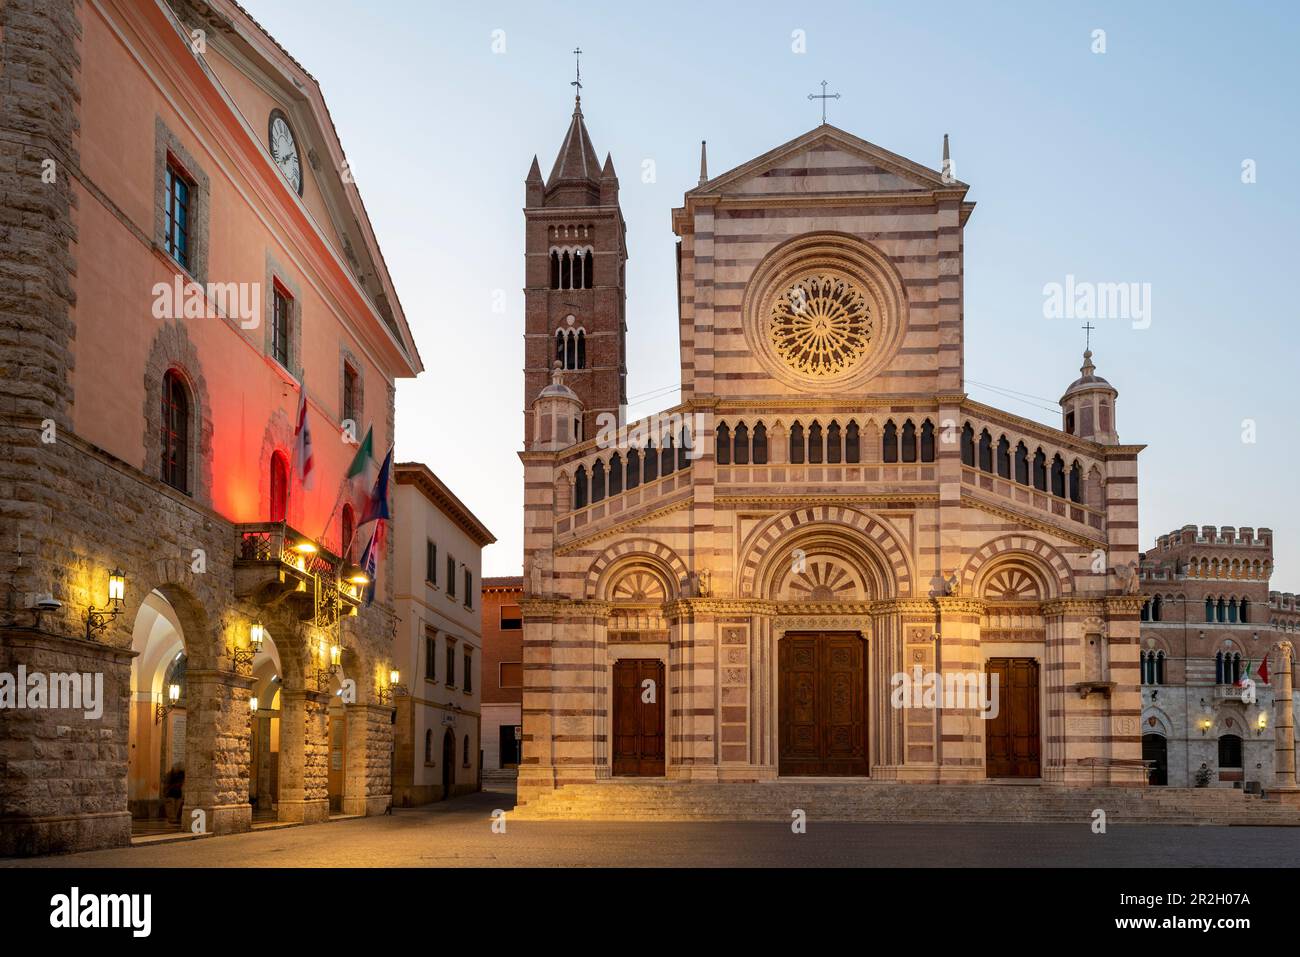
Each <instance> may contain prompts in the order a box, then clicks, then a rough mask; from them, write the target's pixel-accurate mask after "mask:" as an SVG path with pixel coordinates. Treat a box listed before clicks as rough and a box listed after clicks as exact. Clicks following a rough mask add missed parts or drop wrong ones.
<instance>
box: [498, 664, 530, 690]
mask: <svg viewBox="0 0 1300 957" xmlns="http://www.w3.org/2000/svg"><path fill="white" fill-rule="evenodd" d="M497 683H498V684H499V685H500V687H502V688H522V687H523V686H524V666H523V663H522V662H519V661H503V662H501V675H500V678H499V679H498V682H497Z"/></svg>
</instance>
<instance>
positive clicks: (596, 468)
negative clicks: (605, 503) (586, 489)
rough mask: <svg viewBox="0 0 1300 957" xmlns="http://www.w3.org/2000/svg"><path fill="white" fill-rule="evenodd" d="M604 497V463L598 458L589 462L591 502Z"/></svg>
mask: <svg viewBox="0 0 1300 957" xmlns="http://www.w3.org/2000/svg"><path fill="white" fill-rule="evenodd" d="M604 497H605V463H604V462H602V461H601V460H600V459H596V461H594V462H592V463H591V504H592V505H595V504H596V503H597V502H599V501H600V500H601V499H603V498H604Z"/></svg>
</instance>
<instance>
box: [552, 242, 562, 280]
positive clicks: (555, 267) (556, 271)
mask: <svg viewBox="0 0 1300 957" xmlns="http://www.w3.org/2000/svg"><path fill="white" fill-rule="evenodd" d="M551 288H552V289H559V288H560V254H559V253H558V252H556V251H555V250H554V249H552V250H551Z"/></svg>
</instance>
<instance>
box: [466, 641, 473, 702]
mask: <svg viewBox="0 0 1300 957" xmlns="http://www.w3.org/2000/svg"><path fill="white" fill-rule="evenodd" d="M473 690H474V654H473V652H471V651H470V650H469V649H468V648H466V649H465V693H466V694H469V693H470V692H471V691H473Z"/></svg>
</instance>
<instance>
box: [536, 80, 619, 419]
mask: <svg viewBox="0 0 1300 957" xmlns="http://www.w3.org/2000/svg"><path fill="white" fill-rule="evenodd" d="M573 85H574V86H575V87H576V89H577V91H578V92H577V95H576V96H575V97H574V104H573V118H572V120H571V121H570V123H569V130H568V132H567V133H566V134H565V136H564V142H563V143H562V144H561V146H560V152H559V155H558V156H557V157H556V158H555V165H554V166H552V167H551V175H550V176H549V177H547V178H546V180H545V181H543V180H542V171H541V167H540V166H539V165H538V162H537V157H536V156H534V157H533V165H532V167H531V168H530V169H529V171H528V178H527V179H526V180H525V181H524V183H525V202H524V221H525V247H526V248H525V267H524V276H525V279H524V397H523V398H524V438H525V441H528V440H530V439H531V437H532V436H533V435H534V434H535V430H534V427H533V423H532V415H533V401H534V400H535V399H536V398H537V396H538V394H539V393H540V392H541V391H542V390H543V389H544V388H546V386H547V385H548V384H549V383H550V381H551V375H552V371H553V369H554V367H555V365H556V363H557V362H558V363H559V364H560V367H561V370H562V371H563V375H564V383H565V385H566V386H567V387H569V388H570V389H572V390H573V392H574V393H575V394H576V395H577V397H578V398H579V399H580V400H581V402H582V408H583V413H582V420H581V435H580V436H579V438H578V440H579V441H586V440H587V439H590V438H592V437H593V436H595V434H596V432H597V417H598V416H599V415H601V414H602V413H612V414H613V415H614V416H616V417H618V416H620V415H621V407H623V406H626V405H627V348H626V344H625V341H626V332H627V325H626V317H625V310H626V291H625V288H624V263H625V262H626V261H627V245H626V226H625V225H624V222H623V211H622V209H621V208H620V207H619V204H618V177H617V176H616V175H615V173H614V161H613V159H612V158H611V157H610V156H609V155H606V157H605V162H604V164H603V165H602V164H601V163H600V162H599V161H598V160H597V159H596V150H595V148H594V147H593V146H592V145H591V137H590V136H589V135H588V133H587V126H586V124H585V123H584V121H583V116H582V83H581V79H580V78H579V79H578V80H575V81H574V84H573Z"/></svg>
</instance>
